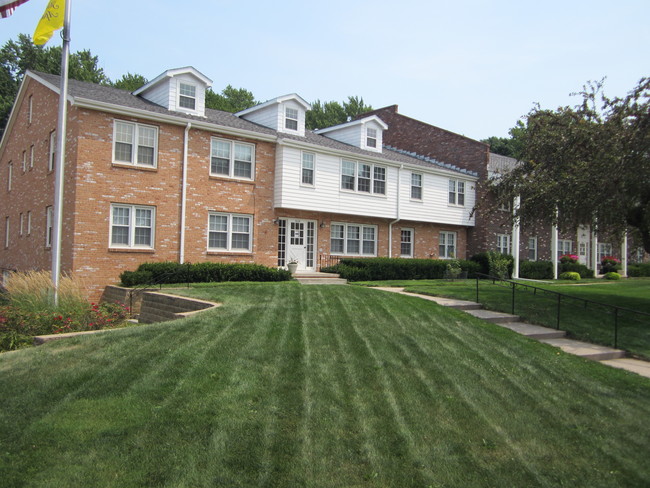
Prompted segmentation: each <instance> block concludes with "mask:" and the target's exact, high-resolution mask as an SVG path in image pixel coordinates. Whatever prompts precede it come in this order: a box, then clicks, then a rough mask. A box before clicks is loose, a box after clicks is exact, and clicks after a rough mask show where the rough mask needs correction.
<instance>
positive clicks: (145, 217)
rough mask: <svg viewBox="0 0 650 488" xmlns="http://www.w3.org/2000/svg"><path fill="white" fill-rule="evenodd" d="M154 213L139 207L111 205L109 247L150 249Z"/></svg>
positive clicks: (151, 209) (146, 208) (152, 209)
mask: <svg viewBox="0 0 650 488" xmlns="http://www.w3.org/2000/svg"><path fill="white" fill-rule="evenodd" d="M155 222H156V211H155V208H154V207H148V206H141V205H122V204H113V205H111V238H110V243H111V247H115V248H132V249H152V248H153V242H154V229H155Z"/></svg>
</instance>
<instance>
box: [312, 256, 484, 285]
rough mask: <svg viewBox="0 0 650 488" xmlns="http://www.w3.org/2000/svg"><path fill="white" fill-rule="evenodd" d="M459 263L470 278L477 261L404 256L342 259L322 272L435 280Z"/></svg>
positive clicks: (356, 278)
mask: <svg viewBox="0 0 650 488" xmlns="http://www.w3.org/2000/svg"><path fill="white" fill-rule="evenodd" d="M452 263H458V265H459V266H460V269H461V270H462V271H463V272H466V273H467V276H468V277H470V278H472V277H474V275H475V273H476V272H478V271H479V268H480V266H479V265H478V263H475V262H472V261H465V260H448V259H447V260H445V259H405V258H344V259H341V261H340V262H339V264H337V265H335V266H331V267H330V268H324V269H322V270H321V271H324V272H331V273H338V274H340V275H341V278H345V279H346V280H348V281H379V280H436V279H443V278H445V277H447V276H448V267H449V266H450V265H453V264H452Z"/></svg>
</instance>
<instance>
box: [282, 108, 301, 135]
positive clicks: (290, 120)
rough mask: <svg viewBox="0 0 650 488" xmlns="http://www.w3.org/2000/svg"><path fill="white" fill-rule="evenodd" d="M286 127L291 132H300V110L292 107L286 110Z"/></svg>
mask: <svg viewBox="0 0 650 488" xmlns="http://www.w3.org/2000/svg"><path fill="white" fill-rule="evenodd" d="M284 127H285V129H289V130H298V110H296V109H295V108H290V107H286V108H285V109H284Z"/></svg>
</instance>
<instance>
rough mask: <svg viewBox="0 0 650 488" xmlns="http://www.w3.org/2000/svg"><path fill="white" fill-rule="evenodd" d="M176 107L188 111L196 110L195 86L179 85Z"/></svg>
mask: <svg viewBox="0 0 650 488" xmlns="http://www.w3.org/2000/svg"><path fill="white" fill-rule="evenodd" d="M178 106H179V107H183V108H187V109H189V110H195V109H196V86H194V85H189V84H187V83H180V84H179V97H178Z"/></svg>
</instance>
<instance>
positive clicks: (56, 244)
mask: <svg viewBox="0 0 650 488" xmlns="http://www.w3.org/2000/svg"><path fill="white" fill-rule="evenodd" d="M71 3H72V0H66V2H65V14H64V20H63V31H62V38H63V45H62V49H61V85H60V90H59V91H60V93H59V116H58V122H57V128H56V147H57V149H56V157H55V160H54V165H55V174H54V222H53V224H54V225H53V226H52V227H53V229H52V230H53V236H52V283H53V285H54V304H55V305H58V303H59V281H60V276H61V243H62V240H63V239H62V235H63V200H64V198H63V186H64V185H63V184H64V176H65V173H64V167H65V140H66V131H67V128H66V125H67V124H66V122H67V116H68V59H69V57H70V4H71Z"/></svg>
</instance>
